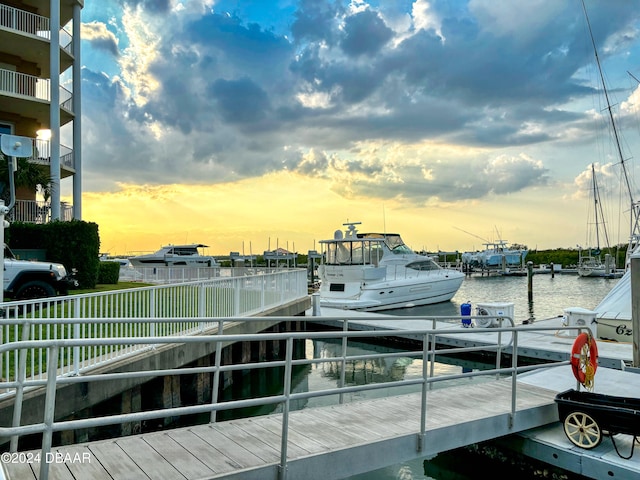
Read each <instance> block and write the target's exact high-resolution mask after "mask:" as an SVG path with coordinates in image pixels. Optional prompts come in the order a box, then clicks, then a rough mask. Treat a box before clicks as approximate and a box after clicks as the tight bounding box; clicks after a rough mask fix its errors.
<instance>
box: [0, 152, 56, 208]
mask: <svg viewBox="0 0 640 480" xmlns="http://www.w3.org/2000/svg"><path fill="white" fill-rule="evenodd" d="M17 163H18V169H17V171H16V172H14V183H15V188H16V191H18V190H22V192H24V193H23V194H24V195H25V196H30V198H27V199H26V200H35V196H36V192H38V191H39V192H40V193H42V195H43V196H44V199H45V201H47V200H48V199H49V197H50V196H51V175H50V174H49V170H48V167H44V166H41V165H37V164H35V163H32V162H31V161H29V159H27V158H18V159H17ZM9 187H10V183H9V162H8V159H7V157H6V156H5V155H4V154H3V153H0V198H1V199H2V200H4V202H5V205H9V202H10V201H11V190H10V188H9Z"/></svg>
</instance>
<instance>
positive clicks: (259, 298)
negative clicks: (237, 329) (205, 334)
mask: <svg viewBox="0 0 640 480" xmlns="http://www.w3.org/2000/svg"><path fill="white" fill-rule="evenodd" d="M306 296H307V281H306V272H305V271H304V270H300V269H296V270H293V269H292V270H279V271H273V272H272V273H265V274H262V275H253V276H238V277H226V278H211V279H207V280H199V281H194V282H184V283H181V284H170V285H159V286H151V287H141V288H133V289H126V290H113V291H108V292H101V293H91V294H82V295H69V296H64V297H53V298H46V299H38V300H22V301H15V302H5V303H3V305H2V307H3V309H4V311H3V315H2V317H3V318H2V319H1V321H2V324H1V325H0V344H4V345H11V344H13V343H15V342H25V341H31V340H61V341H77V340H83V339H88V340H96V339H97V341H98V342H100V339H108V338H112V337H140V338H144V337H154V338H155V337H165V336H175V335H192V334H195V333H200V332H202V331H204V330H205V329H206V328H208V327H210V326H211V325H210V322H211V321H213V320H211V319H215V318H217V317H240V316H250V315H255V314H258V313H261V312H263V311H265V310H267V309H269V308H273V307H277V306H279V305H283V304H285V303H288V302H291V301H294V300H297V299H300V298H304V297H306ZM166 319H170V320H169V321H167V320H166ZM144 348H147V346H146V345H144V344H139V345H129V346H127V347H126V348H125V347H119V346H113V345H110V346H101V347H98V346H94V347H92V348H79V347H70V346H60V347H59V349H58V354H59V356H60V362H59V365H58V366H57V371H58V375H61V376H65V375H78V374H80V373H82V372H83V371H85V370H86V369H88V368H91V367H95V366H97V365H103V364H105V363H107V362H110V361H114V360H118V359H120V358H122V357H124V356H128V355H131V354H133V353H137V352H139V351H140V350H141V349H144ZM25 358H28V359H29V362H28V363H27V364H25V368H26V370H25V375H26V377H25V378H29V379H31V380H35V379H36V378H40V377H41V376H42V375H43V374H44V373H45V372H46V368H47V366H46V352H45V350H44V349H42V348H38V349H33V350H30V351H28V352H27V355H26V357H25ZM19 365H20V364H19V358H18V356H17V352H14V354H13V355H11V354H9V353H8V352H5V353H4V354H3V355H0V374H1V376H2V377H3V378H4V379H7V380H9V381H14V380H15V379H16V378H17V375H18V370H19V368H18V367H19ZM3 395H5V394H1V393H0V398H2V396H3Z"/></svg>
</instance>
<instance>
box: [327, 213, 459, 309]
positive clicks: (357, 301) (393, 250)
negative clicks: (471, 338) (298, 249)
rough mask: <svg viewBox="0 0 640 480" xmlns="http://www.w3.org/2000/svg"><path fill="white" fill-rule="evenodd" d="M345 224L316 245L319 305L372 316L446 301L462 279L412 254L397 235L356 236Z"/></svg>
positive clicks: (430, 260) (428, 258)
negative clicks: (320, 251) (319, 249)
mask: <svg viewBox="0 0 640 480" xmlns="http://www.w3.org/2000/svg"><path fill="white" fill-rule="evenodd" d="M359 224H360V222H352V223H345V224H344V225H345V226H346V227H347V229H346V231H345V232H344V233H343V232H342V231H341V230H337V231H336V232H335V233H334V237H333V239H331V240H321V241H320V244H321V245H322V248H323V255H322V262H321V264H320V266H319V268H318V274H319V277H320V306H324V307H332V308H341V309H348V310H362V311H376V310H389V309H396V308H406V307H415V306H419V305H429V304H433V303H440V302H446V301H449V300H451V298H453V296H454V295H455V294H456V292H457V291H458V289H459V288H460V285H462V281H463V279H464V274H463V273H462V272H459V271H457V270H450V269H446V268H442V267H441V266H440V265H438V264H437V263H436V262H434V261H433V259H431V258H430V257H427V256H425V255H420V254H418V253H415V252H414V251H413V250H411V248H409V247H408V246H407V245H406V244H405V243H404V242H403V241H402V238H401V237H400V235H398V234H397V233H359V232H358V231H357V229H356V225H359Z"/></svg>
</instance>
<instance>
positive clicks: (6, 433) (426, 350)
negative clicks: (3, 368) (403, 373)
mask: <svg viewBox="0 0 640 480" xmlns="http://www.w3.org/2000/svg"><path fill="white" fill-rule="evenodd" d="M443 318H444V317H443ZM447 318H449V319H451V317H447ZM323 319H325V320H334V321H336V320H342V321H344V320H345V319H344V318H340V317H336V318H330V317H323ZM373 319H376V318H371V319H370V320H373ZM377 319H378V320H380V317H377ZM86 320H87V321H90V320H96V319H86ZM102 320H104V319H102ZM202 320H203V321H205V322H210V323H215V322H217V323H218V333H217V334H216V335H197V336H185V335H177V336H172V337H126V338H94V339H58V340H29V341H18V342H13V343H9V344H4V345H0V355H2V354H6V353H9V352H12V351H17V352H21V354H22V355H24V352H27V351H29V350H32V349H44V350H46V353H47V361H48V366H47V367H48V368H47V372H56V371H57V368H58V367H59V365H58V363H57V362H58V361H59V359H60V356H59V351H60V350H61V349H64V348H81V347H91V346H99V345H114V346H116V345H121V346H122V345H131V344H136V345H144V346H147V347H153V346H158V345H175V344H196V343H212V344H215V345H216V350H217V352H218V351H220V350H221V348H220V347H221V346H222V345H223V344H229V343H234V342H251V341H275V340H283V341H285V342H286V348H285V355H284V360H273V361H265V362H256V363H238V364H231V365H222V364H221V356H220V355H218V354H216V356H215V365H213V366H208V367H194V368H171V369H163V370H157V371H155V370H136V371H128V372H110V373H101V374H94V373H92V372H90V371H87V372H86V374H84V375H78V376H67V377H60V376H58V375H46V377H43V378H40V379H33V380H29V379H25V377H24V375H18V378H17V379H16V381H15V382H0V388H13V389H15V390H16V405H15V407H16V410H17V409H18V408H17V407H18V399H19V395H18V394H17V393H18V391H19V390H24V388H26V387H40V388H43V387H44V389H45V407H44V414H43V421H42V423H36V424H29V425H20V415H19V414H18V415H17V416H15V415H14V425H13V426H12V427H2V428H0V436H1V437H11V450H12V451H16V449H17V444H18V443H17V441H18V437H19V436H22V435H29V434H42V448H41V451H40V458H41V459H45V458H48V454H50V451H51V448H52V437H53V433H54V432H59V431H66V430H73V429H81V428H91V427H98V426H106V425H114V424H122V423H127V422H135V421H142V420H148V419H158V418H167V417H173V416H177V415H187V414H196V413H206V412H210V413H211V414H212V417H211V420H212V421H215V417H214V413H215V412H217V411H219V410H228V409H232V408H243V407H252V406H261V405H272V404H281V405H282V409H283V413H282V437H281V438H282V443H281V446H280V465H279V477H280V479H281V480H284V479H285V478H286V472H287V448H288V422H289V414H290V404H291V401H293V400H300V399H308V398H312V397H320V396H327V395H341V394H344V393H348V392H362V391H366V390H373V389H380V388H393V387H400V386H407V385H421V388H422V391H421V395H422V404H421V415H420V423H419V425H418V426H417V427H416V430H417V448H418V450H419V451H422V448H423V445H424V437H425V433H426V420H427V413H428V394H427V393H428V389H429V387H430V386H431V385H432V384H433V383H435V382H443V381H447V380H452V379H458V378H471V377H476V376H486V375H511V378H512V382H511V397H512V401H511V409H510V425H513V417H514V416H515V413H516V400H517V382H516V380H517V375H518V374H519V373H522V372H527V371H532V370H536V369H540V368H548V367H550V366H559V365H567V364H569V360H566V361H559V362H548V361H547V362H544V363H540V364H533V365H527V366H518V358H517V348H516V346H517V338H518V335H519V334H520V333H521V332H523V331H524V332H527V333H530V332H534V331H554V332H558V331H565V330H566V331H571V330H577V331H586V330H589V329H588V328H587V327H581V326H563V327H531V328H527V329H526V330H523V329H521V328H518V327H516V326H513V325H512V326H509V327H495V328H491V327H490V328H484V329H481V330H480V329H477V330H475V331H474V333H475V334H478V333H480V334H487V335H492V337H490V338H495V337H494V335H496V334H497V335H501V334H503V333H510V334H511V337H512V340H513V344H512V345H513V353H512V362H511V365H510V366H509V367H505V368H502V367H501V366H500V362H499V361H497V362H496V368H492V369H488V370H482V371H471V372H464V373H460V374H449V375H443V376H438V377H436V376H433V368H427V364H429V365H431V364H434V363H435V356H436V353H437V354H438V356H440V355H447V354H460V353H464V352H470V351H477V348H476V347H468V348H457V347H452V348H443V349H438V350H437V352H436V350H435V343H436V336H438V335H442V334H446V335H448V336H449V335H454V336H456V335H462V334H468V333H469V330H468V329H466V328H451V329H450V328H447V329H445V330H443V329H441V328H436V329H433V328H431V329H412V330H401V331H388V330H373V331H346V330H337V331H336V330H330V331H316V332H284V333H260V334H235V335H227V334H224V333H223V332H224V329H223V326H224V323H225V322H230V321H233V322H238V321H242V322H256V321H264V318H262V319H258V318H255V317H246V318H236V317H234V318H226V319H221V318H209V319H202ZM270 320H276V321H287V322H301V321H306V319H301V318H300V317H270ZM52 321H53V320H46V322H52ZM83 321H85V320H83ZM153 321H154V322H159V323H162V322H168V321H169V320H168V319H154V320H153ZM396 335H403V336H405V335H411V336H412V337H417V338H421V343H422V348H421V349H420V350H416V351H413V352H398V353H397V354H395V355H397V356H407V354H411V355H414V356H416V357H417V358H420V359H422V361H423V368H422V375H421V377H420V378H410V379H404V380H397V381H389V382H381V383H374V384H365V385H353V386H346V385H345V383H344V378H343V377H341V380H340V382H339V384H338V386H337V387H335V388H329V389H324V390H319V391H314V392H292V389H291V384H292V374H293V373H292V372H293V366H294V365H305V364H309V365H310V364H312V363H319V362H335V361H340V362H342V364H343V365H344V362H345V361H350V360H352V359H354V358H362V356H348V355H346V352H345V351H344V349H343V351H342V353H341V354H340V356H339V357H330V358H320V359H318V358H315V359H311V360H307V359H294V358H293V356H294V355H293V350H294V340H307V339H342V340H343V341H344V340H345V339H364V338H382V337H393V336H396ZM484 350H495V351H496V355H497V356H499V353H498V352H500V351H501V349H500V348H499V346H498V345H496V346H495V347H494V348H484ZM217 352H216V353H217ZM381 355H384V356H387V357H388V356H389V354H388V353H385V354H381ZM375 356H377V355H375V354H374V355H367V358H370V357H375ZM272 367H284V374H283V378H282V385H283V389H282V393H278V394H275V395H269V396H265V397H260V398H255V399H246V400H231V401H225V402H220V401H219V399H218V384H217V382H216V385H215V388H214V390H213V391H212V398H211V403H210V404H201V405H189V406H181V407H169V408H165V409H158V410H153V411H144V412H134V413H125V414H117V415H109V416H104V417H97V418H90V419H78V420H70V421H56V420H55V418H54V411H55V400H56V389H57V387H58V386H59V385H62V384H70V383H90V382H95V381H106V380H113V379H132V378H141V377H156V376H161V375H183V374H189V373H196V372H198V373H202V372H213V373H214V375H219V374H220V373H221V372H228V371H233V370H239V369H242V370H253V369H262V368H272ZM48 467H49V465H48V462H45V461H42V462H41V464H40V476H39V478H41V479H42V480H47V479H48Z"/></svg>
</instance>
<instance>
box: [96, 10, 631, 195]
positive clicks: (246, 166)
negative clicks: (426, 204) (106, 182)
mask: <svg viewBox="0 0 640 480" xmlns="http://www.w3.org/2000/svg"><path fill="white" fill-rule="evenodd" d="M123 3H126V4H128V5H130V6H135V7H140V8H139V9H138V10H144V11H149V12H152V13H160V12H165V16H160V15H155V16H154V23H153V26H154V28H153V29H150V30H152V32H153V33H156V34H157V36H156V38H155V40H156V41H157V45H154V52H155V53H156V55H155V56H154V57H153V58H152V60H150V62H149V64H148V65H147V66H146V67H145V70H144V71H141V72H132V73H131V74H130V75H129V76H128V77H127V76H126V75H124V73H126V72H123V75H122V77H123V78H133V80H129V83H135V81H136V79H140V78H141V76H143V75H146V74H149V75H150V76H152V77H153V79H154V80H155V82H156V87H155V88H153V89H151V88H150V89H148V93H147V94H146V97H145V98H144V101H143V102H135V101H134V100H133V96H134V95H132V98H131V99H129V100H125V99H124V98H123V97H124V92H125V91H126V88H127V86H128V85H127V84H126V83H125V82H124V81H123V80H122V79H118V80H117V81H114V82H106V81H98V80H104V79H100V78H99V76H98V74H92V73H91V72H87V73H86V74H85V78H86V80H87V81H90V80H91V79H93V80H95V81H92V82H91V88H90V90H89V95H90V96H93V97H94V98H95V100H96V101H98V100H101V99H102V100H103V101H104V104H105V105H107V106H112V108H113V110H107V111H103V112H99V113H98V114H97V115H96V118H94V119H92V121H95V122H96V124H98V123H99V118H100V116H101V115H104V116H105V118H104V119H103V120H102V123H113V120H112V119H113V118H122V119H123V123H127V122H128V125H129V126H130V127H131V128H133V130H134V131H133V133H130V134H129V136H130V137H131V136H133V137H135V140H132V141H131V142H129V143H127V144H126V145H127V151H126V154H125V153H124V152H123V153H122V154H120V155H117V154H116V153H115V152H114V151H110V152H109V155H111V156H113V157H114V158H115V159H114V158H110V159H108V160H104V161H102V159H103V158H104V157H105V156H106V153H105V152H102V151H101V150H100V148H99V144H98V143H96V144H95V147H94V148H95V151H94V153H95V154H94V156H93V158H94V160H93V161H95V162H96V163H97V164H99V165H109V166H110V168H111V169H112V170H118V169H119V168H120V169H122V172H123V173H122V174H123V175H129V172H130V170H131V169H132V168H133V169H135V168H137V165H141V166H143V167H144V168H146V166H147V165H150V164H153V165H154V166H155V170H154V173H153V177H154V178H161V177H162V175H163V173H162V172H164V171H166V172H170V174H171V175H172V176H173V177H172V178H175V176H176V175H177V176H178V177H179V178H180V179H181V180H184V181H188V180H189V179H190V180H191V181H224V180H227V179H237V178H245V177H249V176H260V175H262V174H264V173H265V172H272V171H278V170H281V169H289V170H294V171H296V172H299V173H301V174H305V175H313V176H320V177H324V178H336V177H337V176H339V177H340V178H341V180H340V181H341V182H342V183H344V185H345V186H346V187H345V188H347V187H348V188H349V189H350V191H351V192H353V191H357V192H362V193H365V192H367V193H372V194H373V193H374V192H375V194H376V195H379V196H383V197H384V196H395V195H402V196H404V197H407V198H412V199H415V200H416V201H421V200H423V199H424V198H432V197H437V198H443V199H447V200H451V201H452V200H453V199H455V198H464V199H468V198H480V197H482V196H484V195H487V194H490V193H493V194H507V193H509V192H515V191H519V190H522V189H524V188H528V187H530V186H535V185H546V184H548V183H549V181H550V178H549V172H548V169H547V167H545V166H544V164H545V163H546V161H547V160H548V161H549V162H552V161H553V159H536V160H533V159H530V158H528V157H526V156H522V155H520V152H521V151H523V149H524V148H526V147H528V146H531V145H536V144H543V143H545V142H550V141H554V140H556V139H557V138H558V137H559V136H560V134H561V133H562V132H564V131H566V130H567V129H569V128H574V129H578V130H581V129H585V128H587V127H589V128H590V127H591V126H592V123H590V122H589V121H587V120H586V118H585V115H584V114H580V113H576V112H570V111H567V110H564V109H563V108H562V107H561V105H564V104H566V103H567V102H570V101H573V100H579V99H582V98H586V97H588V96H589V95H591V94H592V92H593V89H594V87H593V86H592V85H589V84H588V82H587V81H586V80H585V78H583V77H584V76H583V74H582V73H581V72H583V71H584V70H585V67H587V66H589V65H591V64H592V63H593V52H592V50H591V49H590V45H589V43H588V42H589V41H588V35H587V33H586V31H585V24H584V18H583V13H582V12H581V10H580V9H579V8H577V7H576V5H573V4H571V5H569V4H566V5H565V4H564V3H558V2H555V1H551V0H550V1H549V2H546V3H545V2H543V1H539V2H537V3H536V5H535V7H536V8H533V6H532V7H531V8H530V9H529V10H528V11H527V15H526V18H521V16H522V14H520V13H514V16H513V17H509V16H508V15H505V14H504V12H505V11H508V9H509V8H513V7H512V4H511V3H510V2H506V1H505V2H500V1H497V0H496V1H491V2H488V1H480V0H473V1H470V2H468V3H464V2H459V1H457V0H456V1H453V0H451V1H434V2H430V4H429V6H430V8H429V13H430V14H433V19H419V18H417V17H416V18H414V22H415V25H413V26H411V27H410V28H408V27H406V25H405V26H404V27H403V26H402V25H404V24H405V23H406V21H407V19H409V16H408V15H409V13H410V11H409V12H399V7H398V6H397V5H395V8H396V10H395V11H394V12H395V14H396V15H395V16H394V17H390V16H385V10H383V9H377V8H375V7H373V6H369V7H367V8H360V9H358V10H357V11H356V10H349V8H348V5H347V3H346V2H338V1H334V0H331V1H329V0H301V1H299V2H297V3H296V4H295V6H296V9H295V11H294V12H293V13H292V14H290V15H291V21H290V22H289V25H290V34H287V35H286V36H285V35H284V34H283V33H282V32H276V31H275V30H273V29H271V28H270V27H269V26H267V25H261V24H260V23H259V19H248V18H240V17H239V16H236V15H235V14H233V13H226V12H222V11H218V10H215V11H211V10H205V9H202V11H201V12H199V13H198V14H197V15H196V14H194V13H193V12H194V11H195V10H193V11H191V12H190V13H189V15H187V14H181V13H180V12H178V11H171V10H170V8H169V7H170V3H171V2H169V1H158V2H152V1H149V0H146V1H143V0H138V1H133V0H131V1H127V2H124V1H123ZM284 3H287V2H284ZM417 3H419V2H416V4H417ZM608 3H609V2H607V5H603V4H598V5H594V6H590V8H592V12H591V18H592V25H593V27H594V35H595V36H596V41H597V42H599V43H601V44H603V45H606V47H605V48H603V51H602V58H603V60H604V59H606V58H607V57H610V56H612V55H616V54H619V53H620V52H621V51H623V50H624V48H626V47H628V45H629V44H630V43H631V42H632V40H634V39H635V36H636V35H637V29H636V22H637V15H638V13H637V12H636V11H635V10H633V9H630V8H629V7H628V6H625V5H624V3H625V2H613V4H612V5H609V4H608ZM203 5H204V3H203ZM274 8H277V7H276V6H274ZM400 13H402V15H400ZM605 13H606V16H603V15H604V14H605ZM604 18H606V19H607V21H602V20H601V19H604ZM398 19H400V20H402V21H399V20H398ZM419 20H420V21H419ZM436 20H437V21H436ZM403 22H404V23H403ZM429 22H432V23H429ZM431 24H433V25H435V26H437V27H438V28H435V27H429V25H431ZM419 27H421V28H419ZM158 32H160V33H158ZM98 38H102V37H100V36H99V35H96V39H98ZM103 38H105V39H106V38H107V37H106V36H103ZM99 46H100V45H99ZM116 46H117V45H115V44H113V43H112V44H111V46H110V47H109V44H108V43H103V44H102V45H101V48H111V49H113V48H114V47H116ZM130 48H133V47H130ZM139 48H142V46H140V47H139ZM121 53H122V54H124V53H126V52H125V51H124V50H123V52H121ZM123 65H124V63H123ZM137 65H138V64H136V63H135V62H132V63H130V64H127V67H126V68H132V69H133V68H137ZM93 75H96V76H95V77H93ZM139 81H142V80H141V79H140V80H139ZM101 89H103V91H101ZM131 89H132V91H135V88H134V87H133V86H131ZM121 94H122V95H121ZM107 117H110V118H111V120H109V119H108V118H107ZM108 128H114V129H115V128H117V127H115V126H109V127H108ZM137 129H138V131H136V130H137ZM150 129H152V131H153V132H154V134H153V135H151V134H149V133H148V132H149V131H151V130H150ZM144 132H147V133H146V136H145V135H144ZM583 133H585V132H584V131H583ZM585 134H586V133H585ZM187 136H188V137H187ZM167 138H169V139H170V141H171V142H172V144H171V148H167V147H165V148H160V147H159V146H158V145H157V142H160V143H162V142H166V141H167V140H166V139H167ZM425 141H429V142H434V143H447V142H450V143H455V144H457V145H459V146H463V147H468V148H493V147H502V148H505V149H507V148H511V149H512V150H511V151H509V152H508V153H504V156H498V155H497V154H496V155H494V156H490V155H488V154H485V155H483V156H481V157H480V158H475V159H465V158H462V157H459V158H457V159H456V160H452V161H449V160H447V159H443V160H445V161H437V160H438V159H434V158H428V156H424V157H420V158H410V159H409V160H410V161H411V162H409V163H407V162H406V161H405V162H403V161H401V160H400V159H399V158H397V159H393V160H392V159H390V158H388V157H385V155H384V154H380V155H378V156H376V155H374V156H372V157H370V158H367V159H364V158H363V157H362V156H361V155H362V153H361V152H359V148H360V145H362V144H367V143H376V142H380V143H383V144H386V145H391V144H393V145H402V144H404V143H408V144H413V143H416V144H417V143H420V142H425ZM111 148H112V149H113V150H117V149H118V145H113V146H112V147H111ZM89 149H91V146H89ZM92 151H93V150H92ZM176 155H177V156H180V157H181V158H183V159H184V162H186V164H187V165H188V166H193V168H189V167H186V168H182V169H179V168H177V167H176V164H175V158H174V157H175V156H176ZM421 155H424V154H421ZM501 155H502V154H501ZM150 156H153V158H149V157H150ZM139 157H140V158H143V160H141V161H140V162H132V161H131V159H132V158H139ZM347 159H348V160H347ZM118 162H121V163H120V165H119V166H118ZM450 162H453V165H451V163H450ZM456 162H457V163H456ZM486 165H490V166H491V169H490V170H487V169H486V168H485V166H486ZM99 168H102V167H99ZM461 168H462V169H464V170H465V171H477V172H481V173H478V174H477V175H473V176H470V177H469V178H467V179H465V181H463V182H461V181H460V179H459V178H456V177H455V173H456V172H458V173H459V172H460V169H461ZM125 170H126V172H125ZM427 170H428V171H429V172H430V173H429V175H425V174H424V171H427ZM367 176H368V178H366V177H367ZM492 179H494V180H492ZM495 179H499V180H495ZM452 187H455V188H452Z"/></svg>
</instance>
